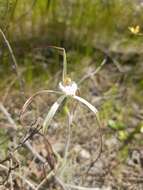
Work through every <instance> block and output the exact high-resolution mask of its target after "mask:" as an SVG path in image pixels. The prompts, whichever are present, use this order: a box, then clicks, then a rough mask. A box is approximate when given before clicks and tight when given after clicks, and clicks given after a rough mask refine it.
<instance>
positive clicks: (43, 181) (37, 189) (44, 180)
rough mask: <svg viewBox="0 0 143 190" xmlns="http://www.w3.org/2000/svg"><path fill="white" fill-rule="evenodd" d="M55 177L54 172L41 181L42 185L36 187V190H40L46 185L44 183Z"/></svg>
mask: <svg viewBox="0 0 143 190" xmlns="http://www.w3.org/2000/svg"><path fill="white" fill-rule="evenodd" d="M53 175H54V173H53V170H52V171H51V172H50V173H49V174H48V175H47V176H46V177H45V178H44V179H43V180H42V181H41V183H40V184H39V185H38V186H37V187H36V189H35V190H39V189H40V188H41V187H42V186H43V185H44V183H46V181H47V180H48V179H49V178H50V177H52V176H53Z"/></svg>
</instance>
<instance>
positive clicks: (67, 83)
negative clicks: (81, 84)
mask: <svg viewBox="0 0 143 190" xmlns="http://www.w3.org/2000/svg"><path fill="white" fill-rule="evenodd" d="M59 88H60V90H61V91H62V92H63V93H64V94H66V95H69V96H74V95H76V91H77V89H78V87H77V84H76V83H75V82H74V81H72V80H71V79H70V78H66V79H65V80H64V82H60V83H59Z"/></svg>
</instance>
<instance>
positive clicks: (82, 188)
mask: <svg viewBox="0 0 143 190" xmlns="http://www.w3.org/2000/svg"><path fill="white" fill-rule="evenodd" d="M65 186H66V187H69V188H72V189H79V190H101V188H98V187H82V186H77V185H71V184H65ZM106 190H110V188H107V189H106Z"/></svg>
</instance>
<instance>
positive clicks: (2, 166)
mask: <svg viewBox="0 0 143 190" xmlns="http://www.w3.org/2000/svg"><path fill="white" fill-rule="evenodd" d="M0 167H1V168H2V169H3V170H6V171H9V168H7V167H6V166H4V165H2V164H0ZM12 174H13V175H15V176H18V177H19V178H21V179H22V180H23V181H24V182H25V183H27V184H28V185H29V186H30V187H31V188H32V189H34V190H35V185H34V184H33V183H31V182H30V181H29V180H27V179H26V178H24V177H23V176H21V175H19V173H17V172H15V171H13V173H12Z"/></svg>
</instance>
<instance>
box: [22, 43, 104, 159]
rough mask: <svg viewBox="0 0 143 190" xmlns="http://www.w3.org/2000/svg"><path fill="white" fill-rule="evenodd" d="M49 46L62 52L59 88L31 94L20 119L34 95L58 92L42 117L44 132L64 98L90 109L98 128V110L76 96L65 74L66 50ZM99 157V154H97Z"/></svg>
mask: <svg viewBox="0 0 143 190" xmlns="http://www.w3.org/2000/svg"><path fill="white" fill-rule="evenodd" d="M48 47H51V48H55V49H57V50H59V51H62V53H63V72H62V81H60V82H59V90H58V91H55V90H42V91H39V92H37V93H35V94H34V95H33V96H31V97H30V98H29V99H28V100H27V101H26V102H25V104H24V106H23V108H22V111H21V120H22V115H23V114H24V113H25V112H26V110H27V107H28V106H29V105H30V104H31V102H32V101H33V99H34V98H35V97H36V96H39V95H41V94H43V93H47V94H53V93H54V94H58V95H60V97H59V98H58V99H57V100H56V101H55V102H54V103H53V105H52V106H51V108H50V110H49V112H48V113H47V116H46V118H45V119H44V122H43V132H44V133H45V132H46V131H47V129H48V127H49V125H50V123H51V121H52V120H53V118H54V116H55V114H56V112H57V111H58V109H59V107H60V105H61V104H62V103H63V101H64V100H65V99H67V100H68V99H71V98H72V99H73V100H76V101H78V102H80V103H82V104H84V105H85V106H86V107H87V108H88V109H89V110H90V111H92V112H93V113H94V114H95V117H96V121H97V124H98V127H99V130H100V127H101V125H100V121H99V117H98V110H97V108H96V107H94V106H93V105H92V104H91V103H89V102H88V101H87V100H85V99H84V98H82V97H80V96H78V93H77V92H78V90H79V88H78V85H77V83H76V82H75V81H73V80H71V78H70V77H68V75H67V59H66V52H65V49H64V48H60V47H56V46H48ZM100 139H102V138H101V132H100ZM100 144H101V145H100V151H99V154H100V153H101V147H102V140H101V143H100ZM98 158H99V155H98ZM96 160H97V159H96Z"/></svg>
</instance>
